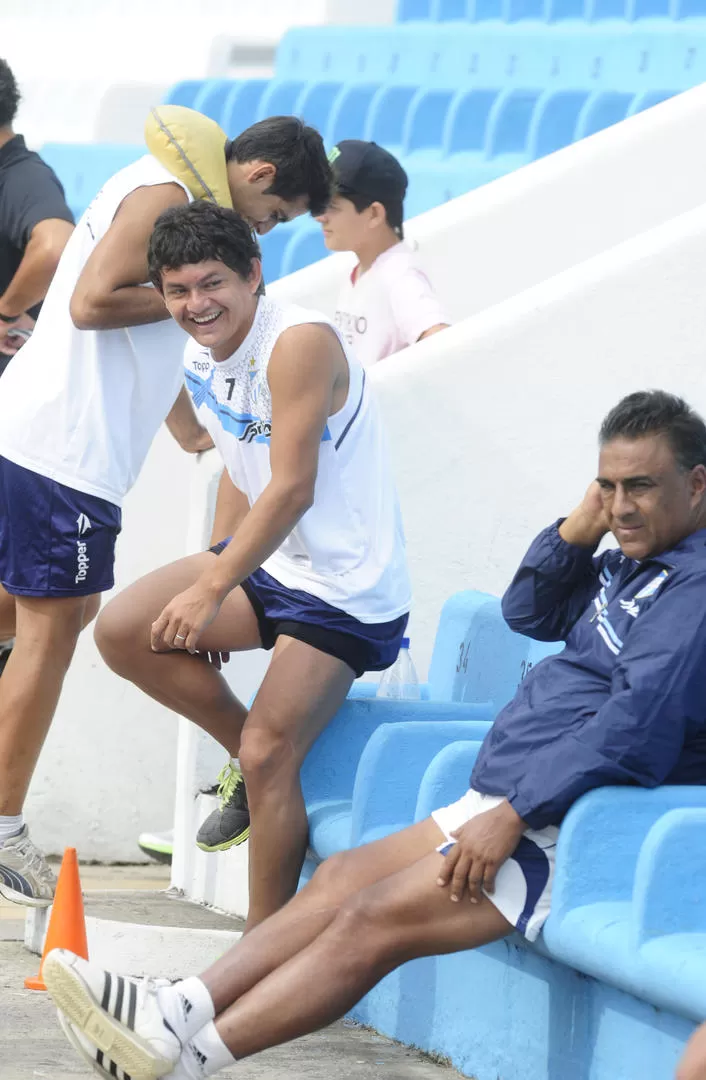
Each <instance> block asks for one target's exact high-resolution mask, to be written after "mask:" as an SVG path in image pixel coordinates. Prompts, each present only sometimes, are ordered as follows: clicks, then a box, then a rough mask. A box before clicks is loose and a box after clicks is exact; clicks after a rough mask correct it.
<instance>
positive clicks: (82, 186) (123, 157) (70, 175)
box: [41, 143, 146, 221]
mask: <svg viewBox="0 0 706 1080" xmlns="http://www.w3.org/2000/svg"><path fill="white" fill-rule="evenodd" d="M145 153H146V150H145V147H144V146H130V145H127V144H122V143H115V144H112V143H98V144H96V143H45V144H44V146H42V148H41V155H42V157H43V158H44V160H45V161H46V163H47V165H50V166H51V167H52V169H53V170H54V172H55V173H56V175H57V176H58V177H59V180H60V181H61V184H62V186H63V188H64V193H65V196H66V202H67V203H68V205H69V209H70V210H71V212H72V214H73V215H74V218H75V219H76V221H78V219H79V218H80V217H81V214H82V213H83V212H84V210H85V209H86V207H87V206H88V204H89V203H90V201H91V199H92V198H93V196H94V195H97V194H98V192H99V191H100V189H101V188H102V186H103V184H104V183H105V182H106V180H109V179H110V177H111V176H112V175H113V173H116V172H118V170H119V169H124V168H125V166H126V165H131V164H132V162H133V161H137V159H138V158H139V157H142V155H143V154H145Z"/></svg>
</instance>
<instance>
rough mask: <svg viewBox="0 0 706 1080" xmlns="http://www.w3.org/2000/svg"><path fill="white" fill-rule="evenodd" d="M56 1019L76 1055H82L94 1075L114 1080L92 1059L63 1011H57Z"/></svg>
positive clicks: (110, 1074)
mask: <svg viewBox="0 0 706 1080" xmlns="http://www.w3.org/2000/svg"><path fill="white" fill-rule="evenodd" d="M56 1018H57V1020H58V1021H59V1026H60V1028H61V1030H62V1031H63V1033H64V1035H65V1036H66V1038H67V1039H68V1041H69V1042H70V1043H71V1045H72V1046H73V1048H74V1050H75V1051H76V1053H77V1054H80V1056H81V1057H82V1058H83V1060H84V1061H85V1062H86V1064H87V1065H90V1066H91V1068H92V1069H93V1071H94V1073H97V1074H98V1076H105V1077H106V1078H107V1080H112V1073H109V1072H108V1070H107V1069H103V1068H102V1067H101V1066H100V1065H99V1064H98V1062H97V1061H96V1060H95V1058H92V1057H91V1055H90V1054H89V1053H88V1051H87V1050H86V1048H85V1046H84V1045H83V1044H82V1043H81V1041H80V1040H79V1038H78V1036H77V1035H76V1032H75V1031H74V1029H73V1027H72V1026H71V1022H70V1021H69V1020H67V1018H66V1017H65V1016H64V1014H63V1012H62V1011H61V1009H57V1010H56Z"/></svg>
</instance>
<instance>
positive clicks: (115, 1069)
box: [110, 1061, 118, 1078]
mask: <svg viewBox="0 0 706 1080" xmlns="http://www.w3.org/2000/svg"><path fill="white" fill-rule="evenodd" d="M110 1075H111V1076H115V1077H116V1078H117V1075H118V1066H117V1065H116V1064H115V1062H114V1061H111V1063H110Z"/></svg>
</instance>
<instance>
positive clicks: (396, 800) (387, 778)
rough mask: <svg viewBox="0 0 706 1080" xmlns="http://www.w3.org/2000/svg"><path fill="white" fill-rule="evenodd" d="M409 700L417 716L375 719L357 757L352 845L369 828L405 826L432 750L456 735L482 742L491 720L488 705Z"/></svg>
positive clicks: (360, 839)
mask: <svg viewBox="0 0 706 1080" xmlns="http://www.w3.org/2000/svg"><path fill="white" fill-rule="evenodd" d="M388 704H402V703H400V702H395V703H393V702H389V703H388ZM415 704H416V706H417V708H416V710H413V713H414V714H416V717H417V719H408V718H405V719H400V720H399V721H398V722H397V723H386V724H381V725H380V726H379V727H378V728H377V730H376V731H375V732H374V733H373V734H372V735H371V737H370V739H369V741H368V743H367V745H366V747H365V750H364V751H363V753H362V755H361V757H360V762H359V765H358V770H357V773H356V778H355V787H354V789H353V820H352V827H351V843H352V844H353V845H356V844H359V843H361V842H364V840H365V836H366V834H367V833H368V832H369V831H370V830H371V829H375V830H379V828H380V827H381V826H386V825H390V826H391V827H394V828H399V827H403V826H405V825H411V824H412V822H413V821H414V817H415V811H416V807H417V798H418V795H419V788H420V785H421V782H422V778H423V776H424V773H425V772H426V770H427V767H428V766H429V764H430V762H431V761H432V759H433V758H434V757H435V755H436V754H437V753H438V752H439V750H441V749H442V748H443V747H444V746H446V745H447V744H448V743H451V742H456V741H458V740H459V739H462V738H465V739H472V740H476V741H482V740H483V739H484V738H485V735H486V734H487V732H488V729H489V727H490V724H491V722H492V719H493V710H492V707H491V706H490V705H461V704H450V703H446V704H444V705H441V704H439V703H438V702H416V703H415ZM427 717H428V719H427ZM464 790H465V789H464ZM458 794H459V795H461V794H462V791H459V793H458ZM390 831H392V828H391V829H390Z"/></svg>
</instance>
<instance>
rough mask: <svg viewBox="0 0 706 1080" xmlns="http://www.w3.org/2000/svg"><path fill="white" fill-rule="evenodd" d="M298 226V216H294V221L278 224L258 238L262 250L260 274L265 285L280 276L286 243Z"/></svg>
mask: <svg viewBox="0 0 706 1080" xmlns="http://www.w3.org/2000/svg"><path fill="white" fill-rule="evenodd" d="M299 228H301V226H300V224H299V218H296V219H295V220H294V221H291V222H287V223H286V224H283V225H278V226H277V227H276V228H275V229H271V230H270V232H268V233H265V235H264V236H260V237H259V238H258V239H259V243H260V250H261V251H262V276H263V278H264V281H265V285H269V283H270V282H271V281H276V280H277V278H278V277H281V276H282V259H283V258H284V253H285V250H286V248H287V244H288V243H289V241H290V240H291V239H292V237H293V236H294V235H295V233H296V231H297V230H298V229H299Z"/></svg>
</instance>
